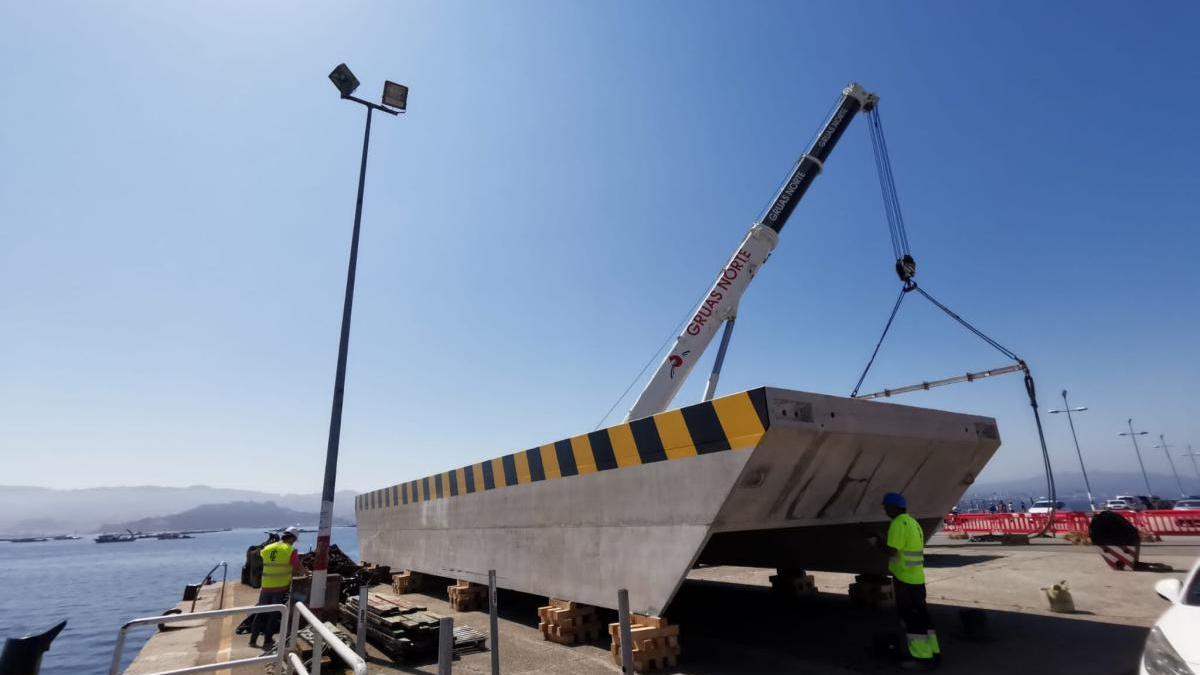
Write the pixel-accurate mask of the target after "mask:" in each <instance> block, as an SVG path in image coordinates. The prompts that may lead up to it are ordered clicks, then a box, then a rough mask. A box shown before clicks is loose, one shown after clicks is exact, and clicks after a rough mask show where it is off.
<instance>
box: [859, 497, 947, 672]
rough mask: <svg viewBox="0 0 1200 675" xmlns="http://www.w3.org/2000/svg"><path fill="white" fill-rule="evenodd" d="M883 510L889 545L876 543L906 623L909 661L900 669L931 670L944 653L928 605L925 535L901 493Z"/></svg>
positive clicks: (877, 540)
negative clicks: (883, 555)
mask: <svg viewBox="0 0 1200 675" xmlns="http://www.w3.org/2000/svg"><path fill="white" fill-rule="evenodd" d="M883 510H884V512H886V513H887V516H888V518H891V520H892V522H891V523H890V524H889V525H888V532H887V541H882V540H880V539H879V538H878V537H875V538H874V539H875V541H876V545H877V546H878V547H879V548H880V549H882V550H885V551H887V552H888V554H889V558H888V572H890V573H891V574H892V577H893V578H894V580H895V581H894V583H893V587H894V588H895V592H896V611H897V613H899V614H900V620H901V621H902V622H903V623H904V632H905V633H906V636H905V637H906V639H907V642H908V655H909V657H910V659H909V660H906V661H904V662H903V663H901V666H902V667H904V668H906V669H913V670H930V669H932V668H934V667H935V666H937V664H938V663H939V662H940V661H941V653H942V650H941V648H940V647H939V645H938V639H937V633H936V632H935V631H934V629H933V619H931V618H930V617H929V608H928V607H927V606H926V605H925V532H924V531H923V530H921V524H920V523H918V522H917V519H916V518H913V517H912V516H910V515H908V502H907V501H906V500H905V499H904V495H902V494H900V493H898V492H889V493H887V494H886V495H884V496H883Z"/></svg>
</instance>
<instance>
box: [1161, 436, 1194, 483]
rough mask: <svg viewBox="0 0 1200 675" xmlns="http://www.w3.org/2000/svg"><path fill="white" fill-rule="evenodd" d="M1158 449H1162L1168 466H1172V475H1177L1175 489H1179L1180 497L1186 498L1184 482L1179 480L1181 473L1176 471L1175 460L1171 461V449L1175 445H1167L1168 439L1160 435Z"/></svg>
mask: <svg viewBox="0 0 1200 675" xmlns="http://www.w3.org/2000/svg"><path fill="white" fill-rule="evenodd" d="M1154 447H1156V448H1162V451H1163V454H1164V455H1166V456H1167V464H1170V465H1171V473H1172V474H1174V475H1175V487H1178V488H1179V496H1180V497H1186V496H1187V493H1186V492H1184V491H1183V482H1182V481H1180V480H1179V472H1178V471H1176V470H1175V460H1173V459H1171V450H1170V449H1171V448H1173V447H1175V446H1173V445H1167V439H1165V438H1163V435H1162V434H1159V435H1158V445H1156V446H1154Z"/></svg>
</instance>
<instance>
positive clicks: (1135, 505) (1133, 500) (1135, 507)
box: [1110, 495, 1149, 511]
mask: <svg viewBox="0 0 1200 675" xmlns="http://www.w3.org/2000/svg"><path fill="white" fill-rule="evenodd" d="M1116 499H1118V500H1120V501H1123V502H1125V503H1126V504H1127V505H1128V506H1129V510H1130V511H1145V510H1146V509H1147V508H1149V507H1148V506H1147V504H1148V502H1149V500H1148V499H1142V498H1141V497H1134V496H1132V495H1117V496H1116ZM1110 501H1111V500H1110Z"/></svg>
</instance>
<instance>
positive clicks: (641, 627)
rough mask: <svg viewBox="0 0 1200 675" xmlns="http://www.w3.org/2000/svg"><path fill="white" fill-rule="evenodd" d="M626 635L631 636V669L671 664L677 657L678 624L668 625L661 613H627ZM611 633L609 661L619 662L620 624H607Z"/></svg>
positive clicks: (678, 650)
mask: <svg viewBox="0 0 1200 675" xmlns="http://www.w3.org/2000/svg"><path fill="white" fill-rule="evenodd" d="M629 619H630V631H629V634H630V637H631V638H632V639H633V669H634V670H636V671H638V672H642V673H645V672H648V671H651V670H659V669H663V668H674V667H675V664H676V662H677V661H678V659H679V654H680V651H681V650H680V647H679V626H672V625H670V624H669V623H667V620H666V619H664V618H662V617H661V616H646V615H644V614H631V615H630V616H629ZM608 634H609V635H611V636H612V646H611V647H610V648H609V650H610V651H611V652H612V657H613V662H614V663H616V664H617V666H620V665H621V624H619V623H610V624H608Z"/></svg>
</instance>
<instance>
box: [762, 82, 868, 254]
mask: <svg viewBox="0 0 1200 675" xmlns="http://www.w3.org/2000/svg"><path fill="white" fill-rule="evenodd" d="M861 108H862V103H861V102H859V100H858V99H857V98H855V97H854V96H850V95H846V94H844V95H842V99H841V100H840V101H839V102H838V105H837V108H836V109H835V110H834V111H833V114H832V115H830V117H829V121H828V122H826V123H825V128H824V129H822V130H821V133H820V134H817V138H816V140H814V141H813V144H812V147H811V148H809V149H808V152H806V153H804V155H803V156H802V157H801V158H800V161H798V162H796V167H795V168H794V169H793V170H792V175H791V176H789V177H788V181H787V183H785V184H784V186H783V187H782V188H781V189H780V190H779V194H777V195H775V199H774V200H773V201H772V202H771V208H769V209H767V214H766V215H765V216H764V217H763V219H762V224H763V225H766V226H767V227H769V228H771V229H772V230H775V231H776V232H779V231H780V230H782V229H783V226H784V225H785V224H787V219H788V217H789V216H791V215H792V211H794V210H796V204H798V203H799V202H800V198H801V197H803V196H804V193H805V191H807V190H808V186H810V185H812V182H813V179H814V178H816V177H817V174H819V173H821V167H822V165H823V164H824V163H825V158H826V157H828V156H829V151H830V150H832V149H833V146H835V145H837V142H838V139H839V138H841V137H842V133H843V132H844V131H845V130H846V127H848V126H850V120H852V119H853V118H854V114H855V113H857V112H858V111H859V110H860V109H861Z"/></svg>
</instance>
